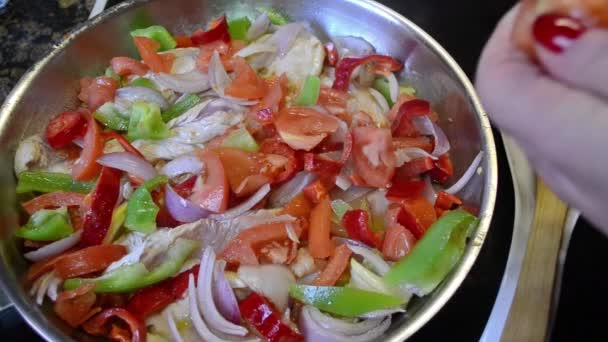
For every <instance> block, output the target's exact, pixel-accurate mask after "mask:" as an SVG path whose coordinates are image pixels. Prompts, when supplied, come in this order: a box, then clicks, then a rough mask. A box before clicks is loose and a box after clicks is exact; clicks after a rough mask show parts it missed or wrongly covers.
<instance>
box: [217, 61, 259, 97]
mask: <svg viewBox="0 0 608 342" xmlns="http://www.w3.org/2000/svg"><path fill="white" fill-rule="evenodd" d="M232 60H233V63H234V72H235V73H236V77H235V78H234V80H233V81H232V82H231V83H230V84H229V85H228V86H227V87H226V89H224V93H225V94H226V95H228V96H233V97H238V98H241V99H249V100H256V99H261V98H263V97H264V96H265V95H266V93H267V92H268V85H267V83H266V82H265V81H264V80H262V79H261V78H259V77H258V75H257V74H256V73H255V71H254V70H253V69H252V68H251V66H249V63H247V61H246V60H245V59H244V58H242V57H233V58H232Z"/></svg>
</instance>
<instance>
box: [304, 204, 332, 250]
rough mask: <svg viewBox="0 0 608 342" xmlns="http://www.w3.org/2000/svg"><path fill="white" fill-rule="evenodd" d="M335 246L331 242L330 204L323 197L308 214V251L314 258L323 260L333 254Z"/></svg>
mask: <svg viewBox="0 0 608 342" xmlns="http://www.w3.org/2000/svg"><path fill="white" fill-rule="evenodd" d="M334 249H335V245H334V243H333V241H332V240H331V204H330V199H329V196H324V197H323V198H322V199H321V200H320V201H319V203H318V204H317V205H316V206H315V207H314V208H313V209H312V211H311V212H310V227H309V229H308V250H309V251H310V255H312V256H313V257H314V258H318V259H324V258H327V257H329V256H330V255H332V254H333V252H334Z"/></svg>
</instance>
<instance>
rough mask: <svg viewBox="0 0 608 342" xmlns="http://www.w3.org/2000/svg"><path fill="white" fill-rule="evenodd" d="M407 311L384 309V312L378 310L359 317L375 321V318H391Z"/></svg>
mask: <svg viewBox="0 0 608 342" xmlns="http://www.w3.org/2000/svg"><path fill="white" fill-rule="evenodd" d="M403 312H405V309H403V308H394V309H384V310H376V311H371V312H366V313H364V314H362V315H359V317H360V318H367V319H374V318H383V317H386V316H391V315H393V314H396V313H403Z"/></svg>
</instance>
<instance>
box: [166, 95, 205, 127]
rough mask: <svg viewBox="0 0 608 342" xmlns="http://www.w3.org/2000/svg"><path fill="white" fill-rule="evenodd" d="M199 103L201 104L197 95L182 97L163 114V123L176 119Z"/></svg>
mask: <svg viewBox="0 0 608 342" xmlns="http://www.w3.org/2000/svg"><path fill="white" fill-rule="evenodd" d="M199 102H201V98H200V97H199V96H198V95H195V94H190V95H188V96H186V97H184V98H183V99H181V100H180V101H178V102H176V103H174V104H173V105H171V107H169V108H167V109H166V110H165V111H164V112H163V114H162V117H163V121H164V122H169V121H171V120H172V119H175V118H176V117H178V116H180V115H182V114H184V113H185V112H186V111H187V110H188V109H190V108H192V107H194V106H196V105H197V104H198V103H199Z"/></svg>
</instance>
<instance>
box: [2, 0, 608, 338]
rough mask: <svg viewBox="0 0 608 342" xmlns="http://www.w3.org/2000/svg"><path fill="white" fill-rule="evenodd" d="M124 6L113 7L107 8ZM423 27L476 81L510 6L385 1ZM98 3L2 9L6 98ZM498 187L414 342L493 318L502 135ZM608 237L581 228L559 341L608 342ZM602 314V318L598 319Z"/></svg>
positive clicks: (500, 239)
mask: <svg viewBox="0 0 608 342" xmlns="http://www.w3.org/2000/svg"><path fill="white" fill-rule="evenodd" d="M118 2H119V1H109V5H112V4H116V3H118ZM380 2H382V3H384V4H386V5H388V6H389V7H391V8H393V9H395V10H396V11H398V12H400V13H402V14H404V15H405V16H406V17H408V18H409V19H411V20H412V21H414V22H415V23H416V24H418V25H419V26H421V27H422V28H423V29H424V30H426V31H427V32H428V33H429V34H431V35H432V36H433V37H435V39H437V40H438V41H439V43H440V44H442V45H443V46H444V47H445V48H446V50H448V52H450V53H451V54H452V56H453V57H454V58H455V59H456V61H457V62H458V63H459V64H460V65H461V67H462V68H463V69H464V71H465V72H466V73H467V74H468V75H469V77H471V78H472V77H473V74H474V71H475V67H476V63H477V59H478V57H479V54H480V52H481V49H482V47H483V44H484V42H485V41H486V40H487V38H488V37H489V35H490V33H491V31H492V29H493V27H494V25H495V23H496V22H497V20H498V19H499V18H500V16H501V15H502V14H503V13H504V12H506V11H507V10H508V8H510V7H511V6H512V5H513V3H514V1H511V0H500V1H499V0H495V1H487V0H468V1H467V0H464V1H458V2H457V1H446V0H424V1H422V0H393V1H387V0H384V1H380ZM92 3H93V1H92V0H87V1H79V2H76V4H74V5H72V6H70V7H68V8H60V7H59V6H58V2H57V1H55V0H27V1H25V0H10V1H9V4H8V5H7V7H5V8H4V9H2V10H0V100H3V99H4V97H6V95H7V94H8V93H9V92H10V89H11V88H12V87H13V86H14V85H15V83H16V82H17V81H18V80H19V78H20V77H21V75H23V73H24V72H25V71H26V70H27V68H29V67H30V66H31V65H32V64H33V63H34V62H35V61H36V60H38V59H39V58H41V57H42V56H43V55H44V54H45V53H46V52H47V51H48V49H49V48H50V46H51V45H52V44H53V43H54V42H58V41H60V40H61V38H62V36H63V35H64V34H65V33H66V32H68V31H69V30H70V29H72V28H73V27H74V26H75V25H77V24H79V23H82V22H83V21H84V20H86V18H87V17H88V13H89V11H90V9H91V8H92ZM495 133H496V135H495V136H496V139H497V144H498V158H499V169H500V172H499V179H500V180H499V189H498V200H497V205H496V212H495V214H494V220H493V224H492V227H491V229H490V232H489V234H488V236H487V239H486V243H485V244H484V247H483V249H482V251H481V254H480V256H479V258H478V260H477V263H476V264H475V266H474V267H473V269H472V270H471V272H470V273H469V276H468V277H467V278H466V279H465V281H464V283H463V285H462V286H461V288H460V289H459V290H458V291H457V292H456V294H455V295H454V296H453V298H452V299H451V300H450V301H449V302H448V304H447V305H446V306H445V307H444V308H443V309H442V310H441V311H440V312H439V313H438V314H437V316H436V317H435V318H434V319H433V320H432V321H431V322H430V323H429V324H427V325H426V326H425V327H424V328H423V329H422V330H420V332H418V333H417V334H416V335H415V336H414V337H413V338H412V340H413V341H441V340H445V338H446V337H448V338H449V339H450V340H454V341H474V340H477V339H478V338H479V336H480V335H481V333H482V331H483V328H484V326H485V323H486V321H487V319H488V316H489V314H490V311H491V309H492V305H493V303H494V299H495V297H496V293H497V292H498V287H499V285H500V281H501V278H502V273H503V270H504V267H505V264H506V259H507V254H508V249H509V245H510V239H511V233H512V226H513V210H514V206H513V190H512V184H511V178H510V173H509V169H508V165H507V162H506V157H505V154H504V149H503V147H502V142H501V141H500V135H499V134H498V132H497V131H495ZM607 246H608V241H607V239H606V238H605V237H604V236H603V235H601V234H600V233H598V232H597V231H595V230H593V229H592V228H590V227H589V225H587V224H586V223H584V222H583V223H582V224H579V225H578V226H577V228H576V230H575V233H574V237H573V240H572V243H571V248H570V256H569V259H568V262H567V264H566V271H565V278H564V283H563V289H562V296H561V298H562V299H561V300H562V302H561V303H562V305H561V309H560V310H559V314H558V318H557V321H556V329H555V334H554V340H564V341H566V340H572V339H574V338H579V337H580V338H582V337H586V339H587V340H590V341H599V340H608V332H607V331H606V329H603V327H602V324H603V323H604V322H603V319H602V318H603V317H605V314H603V312H604V311H600V309H603V308H604V307H606V304H608V300H607V298H608V295H606V294H607V293H608V291H606V290H608V282H606V281H605V279H606V276H605V272H606V271H605V270H606V268H605V267H599V265H598V263H597V261H596V260H598V259H599V260H608V248H606V247H607ZM600 312H602V313H601V314H600ZM0 330H1V331H2V332H3V334H4V336H5V337H8V338H9V339H10V340H13V339H14V340H27V341H33V340H37V339H39V337H37V335H36V334H35V333H34V332H33V331H32V330H31V329H30V328H29V327H28V326H27V325H26V324H25V323H24V322H23V320H22V319H21V318H20V317H19V316H18V314H17V313H16V312H15V311H14V309H9V310H5V311H3V312H0Z"/></svg>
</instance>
